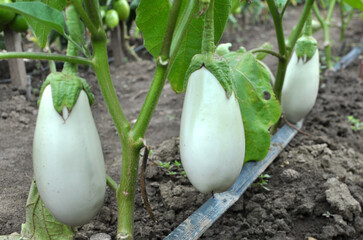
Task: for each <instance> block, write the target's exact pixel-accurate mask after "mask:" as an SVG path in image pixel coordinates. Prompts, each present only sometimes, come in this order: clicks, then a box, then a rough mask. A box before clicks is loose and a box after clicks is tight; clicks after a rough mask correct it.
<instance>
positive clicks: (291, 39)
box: [287, 0, 315, 59]
mask: <svg viewBox="0 0 363 240" xmlns="http://www.w3.org/2000/svg"><path fill="white" fill-rule="evenodd" d="M314 2H315V0H306V2H305V6H304V9H303V11H302V13H301V16H300V19H299V22H298V23H297V25H296V28H295V31H293V32H292V34H291V35H290V37H289V42H288V44H287V49H288V51H289V56H288V58H287V59H289V57H290V55H291V53H292V50H293V49H294V46H295V43H296V41H297V40H298V38H299V37H300V35H301V31H302V29H303V27H304V24H305V22H306V18H307V17H308V15H309V13H310V12H311V8H312V7H313V3H314Z"/></svg>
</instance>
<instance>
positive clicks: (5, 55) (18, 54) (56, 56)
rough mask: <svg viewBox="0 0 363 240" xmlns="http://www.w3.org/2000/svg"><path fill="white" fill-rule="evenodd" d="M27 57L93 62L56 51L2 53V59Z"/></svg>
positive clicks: (78, 62)
mask: <svg viewBox="0 0 363 240" xmlns="http://www.w3.org/2000/svg"><path fill="white" fill-rule="evenodd" d="M13 58H25V59H35V60H53V61H58V62H70V63H75V64H83V65H89V66H92V65H93V62H92V61H91V60H89V59H87V58H83V57H72V56H65V55H61V54H54V53H36V52H4V53H0V59H13Z"/></svg>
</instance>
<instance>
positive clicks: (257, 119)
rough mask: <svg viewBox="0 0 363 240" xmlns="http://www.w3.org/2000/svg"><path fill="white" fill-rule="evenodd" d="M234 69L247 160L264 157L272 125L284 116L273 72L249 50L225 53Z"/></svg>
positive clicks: (268, 145) (269, 140) (268, 144)
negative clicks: (271, 76)
mask: <svg viewBox="0 0 363 240" xmlns="http://www.w3.org/2000/svg"><path fill="white" fill-rule="evenodd" d="M225 57H226V59H227V60H228V61H229V63H230V67H231V68H232V75H233V82H234V86H233V87H234V88H235V93H236V95H237V98H238V100H239V106H240V109H241V114H242V119H243V124H244V128H245V137H246V153H245V161H244V162H245V163H246V162H248V161H251V160H256V161H258V160H262V159H263V158H264V157H265V156H266V154H267V152H268V150H269V147H270V142H271V138H270V133H269V131H268V129H269V127H270V126H271V125H273V124H274V123H275V122H277V121H278V120H279V118H280V115H281V108H280V104H279V102H278V101H277V100H276V98H275V95H274V93H273V90H272V87H271V85H270V75H269V73H268V72H267V71H266V69H265V68H264V67H263V66H262V65H261V64H260V63H258V61H257V60H256V58H255V57H254V55H253V54H251V53H249V52H245V53H242V52H231V53H229V54H227V55H225Z"/></svg>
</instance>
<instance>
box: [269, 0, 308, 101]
mask: <svg viewBox="0 0 363 240" xmlns="http://www.w3.org/2000/svg"><path fill="white" fill-rule="evenodd" d="M313 2H314V0H307V1H306V2H305V6H304V9H303V12H302V14H301V17H300V19H299V22H298V24H297V25H296V28H295V31H294V32H293V33H292V34H291V36H290V38H289V39H290V40H289V42H288V44H287V46H286V45H285V37H284V32H283V26H282V17H281V15H280V14H279V13H278V10H277V7H276V5H275V1H274V0H267V4H268V7H269V9H270V12H271V15H272V18H273V21H274V24H275V31H276V37H277V44H278V47H279V54H280V56H282V57H281V58H279V63H278V66H277V73H276V81H275V85H274V92H275V95H276V98H277V99H278V100H279V101H280V99H281V90H282V86H283V83H284V77H285V72H286V68H287V63H288V59H289V58H290V55H291V52H292V49H293V48H294V46H295V43H296V41H297V39H298V38H299V36H300V34H301V31H302V29H303V27H304V24H305V21H306V18H307V17H308V14H309V12H310V11H311V7H312V5H313Z"/></svg>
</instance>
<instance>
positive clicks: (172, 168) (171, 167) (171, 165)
mask: <svg viewBox="0 0 363 240" xmlns="http://www.w3.org/2000/svg"><path fill="white" fill-rule="evenodd" d="M158 164H159V166H160V167H161V168H163V169H165V170H166V171H167V173H168V174H169V175H170V176H175V175H182V176H184V177H185V176H186V173H185V171H184V169H183V166H182V164H181V162H180V161H178V160H174V161H173V162H170V161H169V162H166V163H164V162H162V161H159V162H158Z"/></svg>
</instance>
